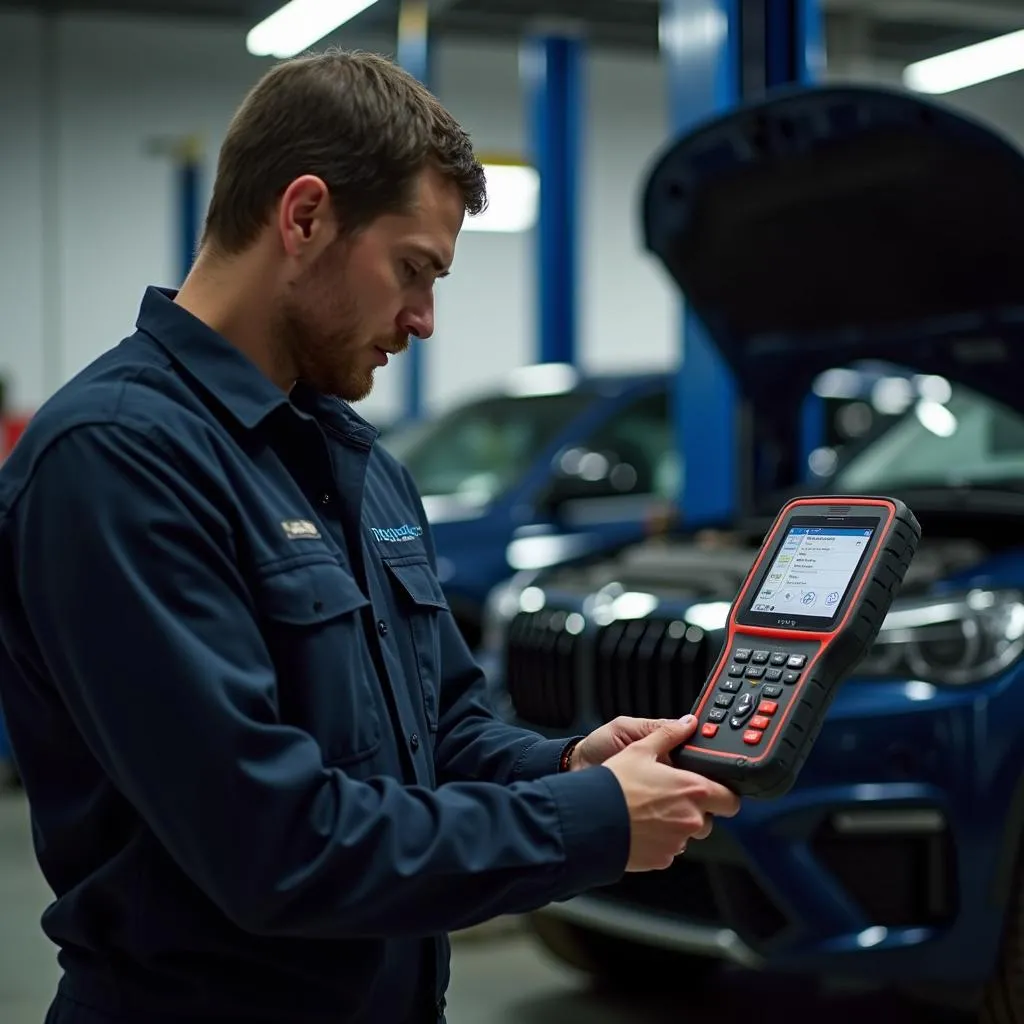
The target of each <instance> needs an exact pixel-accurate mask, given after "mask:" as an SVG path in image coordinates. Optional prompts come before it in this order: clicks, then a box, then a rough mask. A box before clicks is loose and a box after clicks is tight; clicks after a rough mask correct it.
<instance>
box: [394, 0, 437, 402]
mask: <svg viewBox="0 0 1024 1024" xmlns="http://www.w3.org/2000/svg"><path fill="white" fill-rule="evenodd" d="M397 59H398V63H399V64H400V65H401V66H402V67H403V68H405V70H406V71H408V72H409V74H410V75H412V76H413V77H414V78H417V79H419V81H421V82H422V83H423V84H424V85H425V86H426V87H427V88H428V89H429V88H430V80H431V67H430V11H429V7H428V3H427V0H402V3H401V7H400V8H399V12H398V53H397ZM423 378H424V368H423V345H421V344H417V343H415V342H414V343H413V344H412V345H410V346H409V348H408V349H407V350H406V352H405V395H404V402H403V413H404V416H403V418H404V420H405V421H406V422H412V421H416V420H419V419H420V418H421V417H422V416H423V391H424V379H423Z"/></svg>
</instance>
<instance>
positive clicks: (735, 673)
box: [729, 665, 743, 679]
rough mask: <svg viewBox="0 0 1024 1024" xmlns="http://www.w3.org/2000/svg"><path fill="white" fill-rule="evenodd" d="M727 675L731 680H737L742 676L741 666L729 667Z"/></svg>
mask: <svg viewBox="0 0 1024 1024" xmlns="http://www.w3.org/2000/svg"><path fill="white" fill-rule="evenodd" d="M729 675H731V676H732V677H733V678H736V679H738V678H739V677H740V676H742V675H743V666H742V665H730V666H729Z"/></svg>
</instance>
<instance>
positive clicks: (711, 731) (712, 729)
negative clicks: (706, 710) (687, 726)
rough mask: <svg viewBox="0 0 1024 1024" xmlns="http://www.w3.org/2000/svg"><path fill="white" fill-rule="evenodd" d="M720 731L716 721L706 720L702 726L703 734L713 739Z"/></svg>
mask: <svg viewBox="0 0 1024 1024" xmlns="http://www.w3.org/2000/svg"><path fill="white" fill-rule="evenodd" d="M717 732H718V726H717V725H715V724H714V722H705V723H704V724H703V725H702V726H701V728H700V734H701V736H706V737H707V738H708V739H711V738H712V737H713V736H714V735H715V733H717Z"/></svg>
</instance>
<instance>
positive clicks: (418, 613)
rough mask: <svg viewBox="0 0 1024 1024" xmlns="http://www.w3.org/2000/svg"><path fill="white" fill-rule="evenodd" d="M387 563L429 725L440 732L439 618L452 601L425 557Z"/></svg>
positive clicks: (386, 561)
mask: <svg viewBox="0 0 1024 1024" xmlns="http://www.w3.org/2000/svg"><path fill="white" fill-rule="evenodd" d="M384 564H385V566H387V569H388V572H389V573H390V575H391V579H392V582H393V583H394V586H395V591H396V593H397V594H398V601H399V604H400V606H401V608H402V615H403V617H404V618H405V620H406V622H407V623H408V627H409V632H410V635H411V637H412V646H413V653H414V657H415V659H416V671H417V673H418V675H419V681H420V689H421V690H422V692H423V712H424V714H425V716H426V719H427V725H428V726H429V728H430V730H431V732H436V731H437V715H438V705H439V703H440V698H441V632H440V623H439V617H440V615H441V614H442V613H444V612H446V611H447V610H448V602H447V600H445V596H444V592H443V591H442V589H441V584H440V583H439V582H438V580H437V577H436V576H435V575H434V572H433V570H432V569H431V568H430V564H429V563H428V562H427V560H426V558H425V557H417V556H411V557H410V556H405V557H402V558H387V557H385V558H384Z"/></svg>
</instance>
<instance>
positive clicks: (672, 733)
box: [633, 715, 697, 757]
mask: <svg viewBox="0 0 1024 1024" xmlns="http://www.w3.org/2000/svg"><path fill="white" fill-rule="evenodd" d="M696 728H697V719H696V718H694V716H693V715H685V716H684V717H683V718H680V719H679V720H678V721H672V720H670V721H667V722H663V723H662V724H661V725H660V726H658V728H657V729H655V730H654V732H652V733H651V734H650V735H649V736H645V737H644V738H643V739H642V740H637V741H636V743H634V744H633V746H634V747H640V748H641V749H642V750H644V751H646V752H648V753H650V754H651V756H652V757H660V756H661V755H662V754H667V753H668V752H669V751H670V750H672V749H673V748H674V747H678V746H679V744H680V743H685V742H686V741H687V740H688V739H689V738H690V737H691V736H692V735H693V733H694V730H695V729H696Z"/></svg>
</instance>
